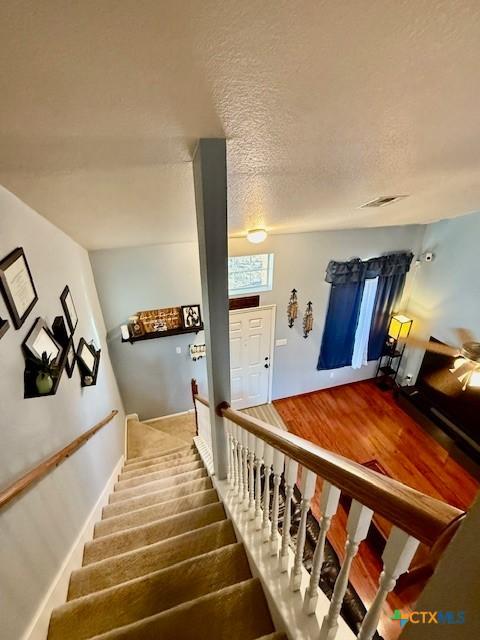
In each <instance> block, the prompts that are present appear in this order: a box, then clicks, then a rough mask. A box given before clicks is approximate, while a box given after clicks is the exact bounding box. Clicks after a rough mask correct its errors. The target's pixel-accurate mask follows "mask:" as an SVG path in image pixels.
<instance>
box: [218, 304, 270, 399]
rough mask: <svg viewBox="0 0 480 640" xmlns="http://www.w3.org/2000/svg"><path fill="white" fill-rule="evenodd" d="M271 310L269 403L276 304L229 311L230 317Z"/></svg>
mask: <svg viewBox="0 0 480 640" xmlns="http://www.w3.org/2000/svg"><path fill="white" fill-rule="evenodd" d="M262 310H270V311H271V314H272V321H271V323H270V360H269V362H270V366H269V368H268V396H267V403H268V404H270V403H271V402H272V389H273V363H274V355H275V319H276V315H277V305H276V304H261V305H260V306H258V307H248V308H246V309H232V310H231V311H229V312H228V313H229V318H231V317H232V316H233V315H235V316H236V315H240V314H241V313H252V312H254V311H262Z"/></svg>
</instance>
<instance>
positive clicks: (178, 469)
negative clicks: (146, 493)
mask: <svg viewBox="0 0 480 640" xmlns="http://www.w3.org/2000/svg"><path fill="white" fill-rule="evenodd" d="M202 467H203V463H202V461H201V460H194V461H193V462H187V463H185V464H183V463H182V464H177V465H175V466H174V467H171V468H169V469H162V470H161V471H150V470H149V471H148V472H146V473H144V474H142V475H139V476H136V477H135V478H127V479H120V480H119V481H118V482H116V483H115V486H114V488H113V489H114V491H122V490H123V489H132V488H133V487H139V486H140V485H142V484H147V482H154V481H155V480H163V478H170V477H173V476H178V475H179V474H180V473H186V472H187V471H195V469H201V468H202Z"/></svg>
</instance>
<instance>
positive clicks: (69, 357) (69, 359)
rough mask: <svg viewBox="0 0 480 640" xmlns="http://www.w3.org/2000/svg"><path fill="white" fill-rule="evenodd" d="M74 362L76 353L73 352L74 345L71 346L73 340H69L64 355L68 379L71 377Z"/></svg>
mask: <svg viewBox="0 0 480 640" xmlns="http://www.w3.org/2000/svg"><path fill="white" fill-rule="evenodd" d="M76 362H77V353H76V350H75V345H74V344H73V338H70V340H69V342H68V345H67V348H66V353H65V371H66V372H67V376H68V377H69V378H71V377H72V375H73V372H74V370H75V363H76Z"/></svg>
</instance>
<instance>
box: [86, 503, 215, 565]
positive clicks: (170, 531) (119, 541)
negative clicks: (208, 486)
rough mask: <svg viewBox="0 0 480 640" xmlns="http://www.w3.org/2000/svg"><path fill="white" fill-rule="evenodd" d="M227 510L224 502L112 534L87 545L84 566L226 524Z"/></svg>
mask: <svg viewBox="0 0 480 640" xmlns="http://www.w3.org/2000/svg"><path fill="white" fill-rule="evenodd" d="M224 519H226V518H225V510H224V508H223V504H222V503H221V502H217V503H214V504H210V505H207V506H206V507H200V508H199V509H192V510H191V511H185V512H184V513H180V514H178V515H175V516H170V517H168V518H163V519H162V520H157V521H155V522H151V523H149V524H145V525H142V526H140V527H134V528H133V529H127V530H125V531H119V532H118V533H111V534H110V535H107V536H103V537H101V538H96V539H95V540H93V541H92V542H87V543H86V545H85V549H84V552H83V564H84V565H85V566H86V565H88V564H91V563H92V562H98V561H99V560H104V559H105V558H111V557H112V556H115V555H117V554H119V553H125V552H126V551H131V550H132V549H138V548H140V547H145V546H147V545H149V544H153V543H154V542H159V541H160V540H165V539H166V538H171V537H173V536H177V535H179V534H181V533H185V532H186V531H192V530H193V529H199V528H200V527H204V526H205V525H207V524H210V523H212V522H218V521H219V520H224Z"/></svg>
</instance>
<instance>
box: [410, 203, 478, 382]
mask: <svg viewBox="0 0 480 640" xmlns="http://www.w3.org/2000/svg"><path fill="white" fill-rule="evenodd" d="M479 238H480V213H474V214H471V215H468V216H462V217H461V218H455V219H453V220H442V221H441V222H437V223H435V224H431V225H428V227H427V228H426V232H425V237H424V241H423V248H424V250H425V251H432V252H433V253H434V254H435V258H434V260H433V262H430V263H424V264H422V265H421V266H420V267H419V268H418V269H417V270H416V275H415V280H414V283H413V286H412V289H411V297H410V300H409V303H408V313H409V314H410V316H411V317H412V318H413V320H414V324H413V327H412V334H413V335H415V336H417V337H421V338H426V339H428V338H429V336H431V335H433V336H435V338H438V339H439V340H441V341H442V342H447V343H449V344H452V345H458V344H459V340H458V338H457V337H456V335H455V332H454V329H455V328H458V327H462V328H465V329H469V330H470V331H471V332H472V333H473V335H474V336H476V338H477V340H480V277H479V273H478V267H477V260H478V256H479V252H480V249H479ZM422 357H423V352H422V351H421V350H418V349H410V350H409V353H408V354H407V358H406V360H405V366H404V372H405V373H411V374H412V375H414V376H416V374H417V372H418V367H419V365H420V362H421V360H422Z"/></svg>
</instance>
